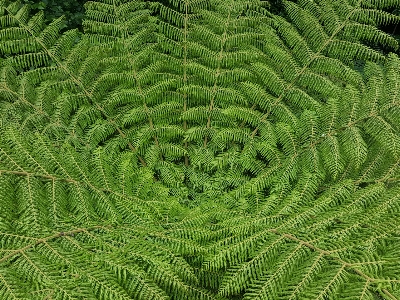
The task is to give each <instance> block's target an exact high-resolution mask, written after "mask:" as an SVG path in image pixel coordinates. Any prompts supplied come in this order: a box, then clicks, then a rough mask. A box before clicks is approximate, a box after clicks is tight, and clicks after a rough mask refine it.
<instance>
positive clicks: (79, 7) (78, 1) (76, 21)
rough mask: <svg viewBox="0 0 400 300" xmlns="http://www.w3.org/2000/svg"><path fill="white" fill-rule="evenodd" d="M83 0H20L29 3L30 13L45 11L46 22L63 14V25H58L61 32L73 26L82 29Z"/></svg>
mask: <svg viewBox="0 0 400 300" xmlns="http://www.w3.org/2000/svg"><path fill="white" fill-rule="evenodd" d="M85 2H86V1H84V0H64V1H59V0H22V3H23V4H29V5H30V7H31V9H32V12H31V14H36V13H38V12H39V11H41V10H42V11H43V12H44V13H45V22H46V24H48V23H50V22H51V21H52V20H53V19H55V18H58V17H60V16H62V15H65V17H66V18H65V22H64V25H62V26H61V27H60V29H61V32H63V31H65V30H68V29H73V28H79V29H80V30H82V18H83V16H84V11H83V4H84V3H85Z"/></svg>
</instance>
